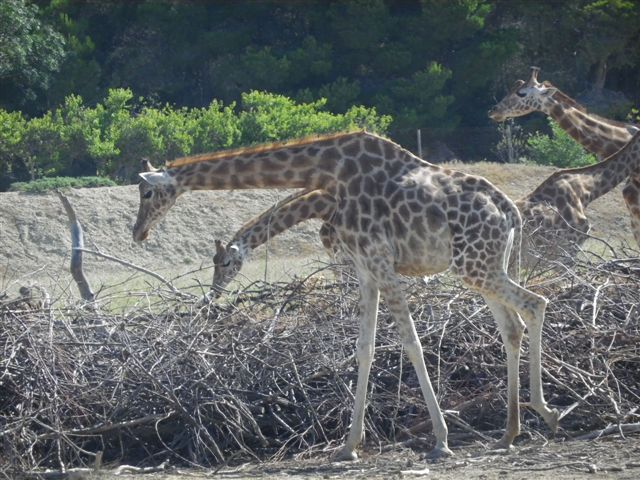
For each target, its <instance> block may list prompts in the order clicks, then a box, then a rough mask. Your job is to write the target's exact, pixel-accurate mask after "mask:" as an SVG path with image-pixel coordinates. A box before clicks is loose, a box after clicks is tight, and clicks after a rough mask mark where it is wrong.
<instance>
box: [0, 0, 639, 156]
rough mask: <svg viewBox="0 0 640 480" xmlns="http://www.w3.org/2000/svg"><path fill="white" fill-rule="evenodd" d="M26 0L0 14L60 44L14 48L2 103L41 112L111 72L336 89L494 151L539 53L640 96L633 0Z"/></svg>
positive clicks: (202, 90)
mask: <svg viewBox="0 0 640 480" xmlns="http://www.w3.org/2000/svg"><path fill="white" fill-rule="evenodd" d="M25 1H26V0H7V2H2V5H3V9H2V10H0V12H3V13H2V15H3V18H0V21H2V23H0V25H7V24H8V23H7V18H9V20H8V21H9V24H12V21H11V15H13V16H16V14H15V13H10V14H7V13H5V12H6V11H7V9H6V7H4V6H5V5H14V6H15V5H17V6H19V7H20V13H19V15H18V17H19V18H20V19H22V20H23V22H22V23H21V24H20V25H22V24H28V23H29V22H31V23H32V24H33V23H34V22H35V23H37V24H40V25H42V28H41V29H40V30H37V31H38V32H40V33H39V34H38V35H40V43H39V45H42V44H43V43H44V44H46V46H47V47H48V48H41V49H40V50H39V51H38V55H36V56H35V57H34V58H31V59H29V61H28V62H26V61H24V60H23V61H20V60H16V59H13V63H12V68H13V69H14V71H17V72H19V73H20V75H16V76H7V75H5V76H4V77H2V78H0V82H2V86H3V90H2V94H0V106H1V107H3V108H6V109H9V110H13V109H20V110H22V111H23V112H24V113H25V114H27V115H42V114H43V113H44V112H46V111H47V110H50V109H52V108H55V107H57V106H58V105H61V104H63V103H64V99H65V98H66V97H68V96H69V95H71V94H73V95H79V96H81V97H82V98H83V99H84V101H85V102H86V104H89V105H90V104H95V103H96V102H98V101H99V100H100V99H102V98H104V97H105V96H106V95H107V91H108V89H110V88H129V89H131V90H132V91H133V92H134V93H135V95H137V96H140V97H144V98H145V99H147V101H148V102H152V103H154V102H155V104H156V105H163V104H165V103H170V104H172V105H176V106H185V107H206V106H208V105H209V104H210V103H211V102H212V101H213V100H218V101H222V102H223V103H224V104H230V103H231V102H238V101H239V100H240V98H241V95H242V94H243V93H245V92H249V91H252V90H259V91H268V92H272V93H277V94H281V95H285V96H287V97H289V98H292V99H294V100H297V101H299V102H313V101H315V100H317V99H319V98H326V105H325V107H324V108H326V109H327V110H328V111H331V112H334V113H342V112H345V111H347V110H348V109H349V108H350V107H352V106H353V105H365V106H368V107H375V108H376V109H377V112H378V113H380V114H385V115H391V116H392V117H393V119H394V121H393V124H392V126H391V128H390V130H389V134H390V135H391V136H392V137H393V138H394V139H396V140H398V141H400V142H401V143H402V144H404V145H406V146H407V147H409V148H415V132H416V130H417V129H421V130H422V133H423V137H424V138H425V139H426V141H427V142H429V141H430V140H433V139H439V140H445V141H446V142H447V143H448V144H450V145H451V147H452V148H453V149H454V150H455V151H457V152H458V153H460V154H461V155H462V156H463V158H482V157H483V156H485V157H489V156H490V155H491V154H490V151H491V150H490V146H491V145H492V144H495V143H496V138H495V137H496V135H497V134H496V129H495V127H494V126H493V125H491V123H490V122H489V120H488V119H487V117H486V111H487V109H488V108H489V107H490V106H491V105H492V104H493V103H494V101H495V100H496V99H497V98H500V97H501V96H502V95H503V94H504V92H505V90H506V89H507V88H508V87H509V86H510V85H511V84H512V83H513V81H514V80H515V79H516V78H522V77H524V76H525V75H527V73H528V67H529V66H530V65H538V66H540V67H542V68H543V77H544V78H549V79H551V80H552V81H553V82H554V83H556V84H557V85H558V86H561V88H562V89H563V90H564V91H566V92H567V93H569V94H571V95H574V96H577V95H578V94H580V93H581V92H586V91H589V92H595V93H592V94H591V97H589V98H592V97H594V95H595V97H598V98H600V97H602V96H603V95H604V96H605V97H606V95H605V94H606V93H607V92H608V91H610V90H615V91H617V92H621V94H620V95H622V97H624V98H626V100H625V101H626V103H625V102H622V106H620V105H618V106H616V108H614V109H611V110H610V111H607V105H608V104H607V103H606V102H605V104H604V107H602V108H600V113H602V114H609V115H612V116H617V117H618V118H621V117H623V116H624V115H625V114H626V113H627V112H628V111H629V109H630V108H631V106H633V104H634V103H635V106H636V107H637V104H638V100H639V98H640V93H639V92H640V67H639V59H640V47H639V45H640V2H638V1H634V0H563V1H558V0H538V1H535V2H532V1H528V0H403V1H400V0H395V1H394V0H260V1H249V0H244V1H241V0H215V1H208V2H202V1H196V0H193V1H180V2H178V1H169V0H146V1H136V2H121V1H116V0H102V1H95V0H85V1H79V0H77V1H71V0H38V1H35V2H33V3H26V4H25V3H24V2H25ZM14 9H15V8H14ZM25 22H26V23H25ZM35 31H36V30H34V29H33V28H31V27H29V28H27V27H25V28H22V30H21V32H22V33H21V35H22V37H20V39H17V40H12V42H13V44H17V45H25V42H29V41H32V42H34V41H35V39H34V32H35ZM45 34H46V35H48V36H47V37H44V38H46V39H48V40H46V41H45V42H42V41H41V38H42V35H45ZM0 39H1V41H2V42H3V43H2V45H3V56H2V57H0V59H1V60H2V63H3V64H4V63H7V62H6V56H5V55H4V51H5V50H6V49H5V47H4V45H5V43H6V42H7V37H6V36H5V35H2V36H1V37H0ZM35 44H38V43H37V42H36V43H35ZM63 45H64V53H65V55H64V59H63V55H62V52H61V49H62V47H63ZM25 79H29V80H28V81H27V80H25ZM5 92H6V93H5ZM19 92H28V94H27V95H20V93H19ZM602 92H604V93H602ZM620 95H619V96H620ZM622 97H621V98H622ZM18 98H19V99H20V101H18ZM625 109H626V111H625Z"/></svg>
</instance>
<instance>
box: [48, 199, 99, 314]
mask: <svg viewBox="0 0 640 480" xmlns="http://www.w3.org/2000/svg"><path fill="white" fill-rule="evenodd" d="M57 194H58V197H59V198H60V201H61V202H62V205H63V206H64V209H65V210H66V211H67V216H68V217H69V228H70V229H71V266H70V269H69V270H70V271H71V276H72V277H73V279H74V280H75V282H76V284H77V285H78V290H80V296H81V297H82V298H83V299H84V300H86V301H87V302H91V303H93V302H94V301H95V299H96V295H95V293H93V290H91V286H90V285H89V280H87V277H86V276H85V274H84V270H83V268H82V250H80V249H82V248H84V236H83V233H82V227H81V226H80V222H79V221H78V219H77V217H76V212H75V211H74V209H73V207H72V206H71V203H70V202H69V199H68V198H67V197H66V196H65V195H64V194H63V193H62V192H60V191H59V190H58V191H57Z"/></svg>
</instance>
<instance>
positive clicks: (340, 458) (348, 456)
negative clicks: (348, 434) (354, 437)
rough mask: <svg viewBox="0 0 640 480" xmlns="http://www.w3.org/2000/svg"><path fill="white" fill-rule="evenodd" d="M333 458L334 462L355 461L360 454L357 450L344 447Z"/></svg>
mask: <svg viewBox="0 0 640 480" xmlns="http://www.w3.org/2000/svg"><path fill="white" fill-rule="evenodd" d="M331 460H332V461H334V462H354V461H356V460H358V454H357V453H356V452H355V450H352V449H350V448H347V447H342V448H341V449H340V450H338V451H337V452H336V453H335V454H334V455H333V457H332V458H331Z"/></svg>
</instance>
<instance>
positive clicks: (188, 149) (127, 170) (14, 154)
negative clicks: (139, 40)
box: [0, 89, 391, 190]
mask: <svg viewBox="0 0 640 480" xmlns="http://www.w3.org/2000/svg"><path fill="white" fill-rule="evenodd" d="M325 105H326V100H325V99H320V100H316V101H312V102H306V103H305V102H295V101H294V100H291V99H290V98H288V97H285V96H283V95H276V94H272V93H267V92H257V91H252V92H249V93H246V94H244V95H243V96H242V103H241V106H240V107H237V106H236V104H235V103H232V104H230V105H228V106H224V105H223V104H222V102H219V101H216V100H214V101H212V102H211V104H210V105H209V106H208V107H206V108H176V107H172V106H170V105H164V106H157V105H149V104H148V102H146V101H145V100H144V99H143V98H140V99H138V100H137V102H134V100H133V93H132V92H131V90H128V89H111V90H109V92H108V94H107V97H106V98H105V99H104V100H103V101H102V102H101V103H98V104H97V105H96V106H87V105H85V104H84V101H83V99H82V97H80V96H78V95H70V96H68V97H67V98H66V99H65V101H64V103H63V104H62V105H61V106H60V107H58V108H57V109H55V110H52V111H49V112H46V113H45V114H44V115H42V116H41V117H36V118H31V119H26V118H24V117H23V116H22V115H21V114H20V113H11V112H7V111H4V110H1V109H0V190H4V189H6V188H7V186H8V185H9V184H11V183H12V182H16V181H22V180H34V179H38V178H43V177H44V180H43V181H44V182H45V184H46V185H48V184H49V183H50V182H51V181H50V180H48V179H46V178H47V177H73V176H88V175H98V176H102V177H107V176H108V177H112V178H117V179H120V180H125V181H129V180H133V179H135V177H136V172H138V170H139V165H140V160H141V159H143V158H148V159H150V160H151V161H152V162H155V163H162V162H163V161H165V160H170V159H173V158H176V157H181V156H186V155H193V154H197V153H204V152H210V151H215V150H221V149H224V148H234V147H241V146H245V145H251V144H255V143H261V142H273V141H279V140H289V139H292V138H297V137H304V136H307V135H317V134H322V133H333V132H338V131H344V130H354V129H358V128H366V129H368V130H370V131H373V132H378V133H385V132H386V130H387V128H388V127H389V124H390V123H391V117H389V116H385V115H378V114H377V112H376V111H375V109H373V108H367V107H363V106H353V107H350V108H348V109H347V110H346V111H345V113H342V114H335V113H332V112H329V111H328V110H326V108H325ZM35 188H42V189H45V190H46V189H49V188H55V186H54V187H49V186H45V187H35Z"/></svg>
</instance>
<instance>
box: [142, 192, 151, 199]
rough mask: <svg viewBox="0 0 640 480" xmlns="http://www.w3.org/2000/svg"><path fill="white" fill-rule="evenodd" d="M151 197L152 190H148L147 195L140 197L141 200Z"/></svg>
mask: <svg viewBox="0 0 640 480" xmlns="http://www.w3.org/2000/svg"><path fill="white" fill-rule="evenodd" d="M152 195H153V190H149V191H148V192H147V193H145V194H144V195H143V196H142V197H143V198H151V196H152Z"/></svg>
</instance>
